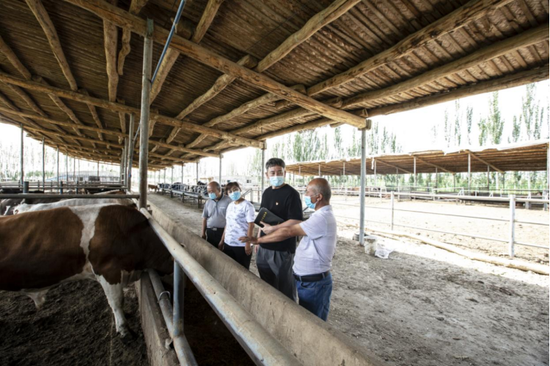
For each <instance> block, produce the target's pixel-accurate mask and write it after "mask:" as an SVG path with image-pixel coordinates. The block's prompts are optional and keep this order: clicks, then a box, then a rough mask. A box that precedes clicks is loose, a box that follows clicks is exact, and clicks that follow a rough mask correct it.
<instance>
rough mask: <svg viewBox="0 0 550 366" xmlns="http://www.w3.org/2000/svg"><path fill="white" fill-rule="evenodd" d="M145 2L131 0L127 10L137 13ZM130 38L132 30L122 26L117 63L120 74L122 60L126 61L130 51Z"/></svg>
mask: <svg viewBox="0 0 550 366" xmlns="http://www.w3.org/2000/svg"><path fill="white" fill-rule="evenodd" d="M146 3H147V0H132V1H131V3H130V9H129V12H130V13H132V14H134V15H137V14H139V12H140V10H141V8H143V7H144V6H145V4H146ZM131 39H132V32H131V31H130V30H129V29H127V28H123V29H122V39H121V47H120V52H119V53H118V64H117V72H118V74H119V75H120V76H122V75H123V74H124V62H125V61H126V56H128V55H129V54H130V51H131V49H132V48H131V47H130V40H131Z"/></svg>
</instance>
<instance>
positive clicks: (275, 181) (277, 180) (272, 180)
mask: <svg viewBox="0 0 550 366" xmlns="http://www.w3.org/2000/svg"><path fill="white" fill-rule="evenodd" d="M284 182H285V177H284V176H282V175H281V176H276V177H269V184H271V185H272V186H273V187H279V186H282V185H283V183H284Z"/></svg>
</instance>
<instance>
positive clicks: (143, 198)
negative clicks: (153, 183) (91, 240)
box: [139, 19, 154, 209]
mask: <svg viewBox="0 0 550 366" xmlns="http://www.w3.org/2000/svg"><path fill="white" fill-rule="evenodd" d="M153 28H154V25H153V20H151V19H147V33H146V34H145V39H144V45H143V73H142V77H141V118H140V128H141V133H140V143H139V208H145V209H146V208H147V170H148V166H147V165H148V158H149V157H148V153H149V149H148V147H149V134H148V133H147V131H149V113H150V107H149V105H150V97H151V65H152V63H153Z"/></svg>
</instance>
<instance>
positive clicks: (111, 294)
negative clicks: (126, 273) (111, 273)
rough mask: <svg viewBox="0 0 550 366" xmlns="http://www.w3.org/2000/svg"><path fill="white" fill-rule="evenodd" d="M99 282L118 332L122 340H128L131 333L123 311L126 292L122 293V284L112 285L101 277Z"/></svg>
mask: <svg viewBox="0 0 550 366" xmlns="http://www.w3.org/2000/svg"><path fill="white" fill-rule="evenodd" d="M98 281H99V283H100V284H101V287H103V291H104V292H105V295H106V296H107V301H108V302H109V306H110V307H111V309H112V310H113V315H114V316H115V323H116V331H117V333H119V334H120V336H121V337H122V338H126V337H127V336H128V335H131V333H130V331H129V328H128V325H127V324H126V318H125V317H124V312H123V309H122V308H123V305H124V292H123V291H122V284H120V283H118V284H116V285H111V284H110V283H109V282H107V281H106V280H105V278H104V277H103V276H99V277H98Z"/></svg>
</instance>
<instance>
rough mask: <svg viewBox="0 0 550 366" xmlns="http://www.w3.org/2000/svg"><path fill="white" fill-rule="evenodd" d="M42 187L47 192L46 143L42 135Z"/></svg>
mask: <svg viewBox="0 0 550 366" xmlns="http://www.w3.org/2000/svg"><path fill="white" fill-rule="evenodd" d="M42 187H43V189H44V192H46V144H45V143H44V137H42Z"/></svg>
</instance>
